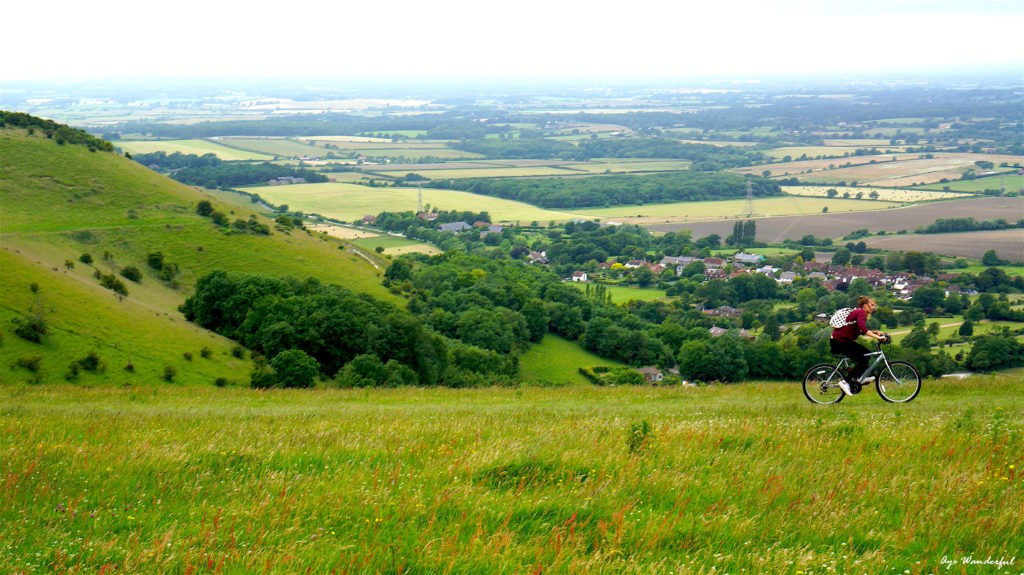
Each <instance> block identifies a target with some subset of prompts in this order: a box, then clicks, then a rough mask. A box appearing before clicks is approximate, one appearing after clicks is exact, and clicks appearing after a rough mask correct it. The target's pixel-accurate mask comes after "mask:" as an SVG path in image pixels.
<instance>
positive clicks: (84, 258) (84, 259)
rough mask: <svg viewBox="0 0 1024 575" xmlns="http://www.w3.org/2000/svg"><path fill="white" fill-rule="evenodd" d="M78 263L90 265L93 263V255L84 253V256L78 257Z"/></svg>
mask: <svg viewBox="0 0 1024 575" xmlns="http://www.w3.org/2000/svg"><path fill="white" fill-rule="evenodd" d="M78 261H80V262H82V263H83V264H85V265H89V264H91V263H92V254H90V253H84V254H82V255H80V256H78Z"/></svg>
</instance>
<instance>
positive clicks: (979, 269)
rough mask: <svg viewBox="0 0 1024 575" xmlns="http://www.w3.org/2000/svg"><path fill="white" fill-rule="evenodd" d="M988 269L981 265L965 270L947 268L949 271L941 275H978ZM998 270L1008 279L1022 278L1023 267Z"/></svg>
mask: <svg viewBox="0 0 1024 575" xmlns="http://www.w3.org/2000/svg"><path fill="white" fill-rule="evenodd" d="M988 268H989V266H983V265H980V264H979V265H973V266H967V267H965V268H949V269H946V270H943V272H942V273H947V274H961V273H966V274H974V275H977V274H980V273H981V272H983V271H985V270H986V269H988ZM999 269H1001V270H1003V271H1004V272H1006V275H1008V276H1010V277H1013V276H1024V266H999Z"/></svg>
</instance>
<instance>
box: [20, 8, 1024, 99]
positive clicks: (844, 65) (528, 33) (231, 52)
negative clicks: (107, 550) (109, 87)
mask: <svg viewBox="0 0 1024 575" xmlns="http://www.w3.org/2000/svg"><path fill="white" fill-rule="evenodd" d="M37 6H38V7H37ZM43 10H44V8H43V7H42V6H39V5H30V4H29V3H18V4H16V5H15V6H14V7H13V8H11V9H10V12H11V14H10V16H11V18H10V20H11V21H12V22H33V21H37V20H43V19H45V21H46V27H45V33H41V32H40V28H39V27H34V26H20V27H10V28H9V29H8V30H7V31H6V32H5V34H4V35H2V36H0V50H2V52H3V53H4V54H13V55H20V56H21V57H20V58H11V57H7V58H5V59H4V62H3V64H0V81H3V82H5V83H10V82H14V83H24V82H39V81H46V82H62V81H78V82H81V81H89V80H110V81H125V80H131V79H139V80H145V79H147V78H162V79H206V80H210V79H225V78H229V79H241V80H255V79H265V78H287V79H302V78H348V77H352V78H356V79H359V80H365V79H375V80H378V81H386V80H388V79H396V80H401V81H431V82H433V81H449V82H451V81H455V82H458V81H466V80H473V81H477V82H486V81H489V80H494V81H497V82H507V81H512V80H519V81H545V80H556V81H581V80H584V81H585V80H592V79H603V80H604V81H610V80H611V81H615V80H621V81H624V82H630V81H634V82H644V81H651V80H653V79H657V80H659V81H665V80H669V81H670V80H671V79H689V78H710V79H712V80H715V79H720V80H725V79H728V78H735V79H771V78H780V77H789V76H792V77H798V78H799V77H801V76H807V77H815V76H821V75H825V76H830V77H831V76H836V77H865V76H871V77H882V78H884V77H887V76H920V75H953V76H966V77H970V76H972V75H979V74H980V75H991V74H993V73H996V74H1005V75H1016V76H1017V77H1018V78H1020V77H1021V76H1024V53H1022V51H1021V50H1020V47H1019V43H1018V42H1017V41H1016V38H1017V36H1018V33H1019V30H1021V29H1024V9H1022V7H1021V4H1020V3H1019V2H1015V1H1003V0H988V1H983V2H964V1H945V2H942V1H939V2H924V1H921V0H912V1H904V2H899V3H896V4H887V3H883V2H875V1H869V2H861V3H858V4H857V5H856V6H851V5H849V4H847V3H843V2H837V1H825V2H812V1H809V0H782V1H780V2H776V3H771V4H769V5H765V4H762V3H756V2H752V1H748V0H742V1H740V0H733V1H726V2H719V3H715V4H713V5H699V6H691V5H685V6H672V5H663V4H660V3H656V2H652V1H650V0H640V1H639V2H634V3H632V4H631V5H630V9H628V10H626V9H622V8H619V7H612V6H609V5H603V4H594V3H582V2H563V3H542V2H539V1H537V0H527V1H525V2H523V3H519V4H517V5H516V6H514V7H511V6H509V7H503V6H502V5H491V6H487V7H484V8H481V6H479V5H477V4H471V3H466V2H462V1H454V0H444V1H441V2H437V3H430V4H422V3H414V2H410V1H407V0H401V1H397V2H390V3H386V4H376V5H373V6H370V5H351V6H349V5H346V6H343V7H338V6H337V5H333V4H330V3H326V2H312V3H306V4H303V5H302V8H301V9H296V10H287V9H273V10H268V9H264V8H260V7H255V8H254V7H251V6H250V5H243V4H241V3H237V2H228V3H226V4H225V3H199V2H196V1H195V0H185V1H183V2H181V3H178V4H176V5H174V6H173V8H168V7H166V6H162V5H147V4H141V5H140V4H137V3H128V2H124V1H122V0H118V1H115V2H109V3H105V4H104V5H103V6H96V5H92V4H80V3H70V2H57V3H56V6H53V5H46V6H45V13H44V12H43ZM93 37H95V38H93ZM26 48H27V49H26Z"/></svg>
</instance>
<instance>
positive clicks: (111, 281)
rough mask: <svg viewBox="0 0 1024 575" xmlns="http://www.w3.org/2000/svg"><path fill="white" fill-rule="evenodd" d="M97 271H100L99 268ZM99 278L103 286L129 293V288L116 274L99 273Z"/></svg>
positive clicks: (125, 293) (118, 291) (116, 291)
mask: <svg viewBox="0 0 1024 575" xmlns="http://www.w3.org/2000/svg"><path fill="white" fill-rule="evenodd" d="M97 273H99V270H97ZM99 280H100V285H102V286H103V287H105V288H107V289H109V290H111V291H113V292H115V293H119V294H121V295H128V288H127V287H125V285H124V282H123V281H121V280H119V279H117V276H115V275H114V274H99Z"/></svg>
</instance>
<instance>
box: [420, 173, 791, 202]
mask: <svg viewBox="0 0 1024 575" xmlns="http://www.w3.org/2000/svg"><path fill="white" fill-rule="evenodd" d="M747 181H748V179H747V178H744V177H743V176H738V175H736V174H726V173H699V172H670V173H664V174H644V175H622V174H614V175H603V176H591V177H580V178H470V179H464V180H451V181H443V182H441V181H438V182H433V183H432V184H431V185H432V186H433V187H443V188H449V189H456V190H463V191H467V192H473V193H476V194H482V195H485V196H494V197H499V198H505V199H509V200H516V201H520V202H526V203H528V204H533V205H536V206H540V207H544V208H567V209H573V208H583V207H596V206H614V205H623V204H649V203H659V202H694V201H704V200H724V199H735V198H741V197H743V196H744V195H745V194H746V185H747ZM749 181H752V182H753V194H754V195H755V196H757V197H769V196H780V195H782V189H781V188H780V187H779V184H778V183H776V182H774V181H772V180H769V179H766V178H752V179H750V180H749Z"/></svg>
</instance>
